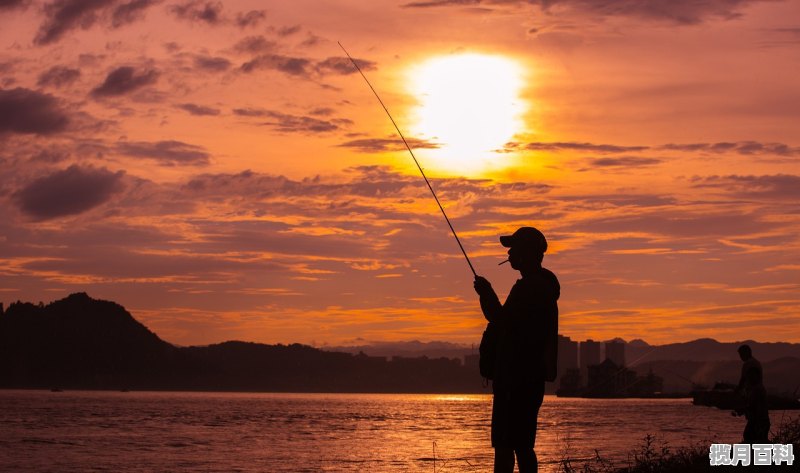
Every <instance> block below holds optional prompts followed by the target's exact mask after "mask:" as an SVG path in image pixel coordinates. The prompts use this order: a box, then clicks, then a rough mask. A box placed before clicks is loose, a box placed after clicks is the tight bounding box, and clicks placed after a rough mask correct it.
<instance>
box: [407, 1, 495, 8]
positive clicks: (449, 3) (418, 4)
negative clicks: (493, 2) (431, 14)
mask: <svg viewBox="0 0 800 473" xmlns="http://www.w3.org/2000/svg"><path fill="white" fill-rule="evenodd" d="M481 3H483V0H430V1H427V2H411V3H406V4H405V5H403V8H431V7H459V6H461V7H463V6H473V5H479V4H481Z"/></svg>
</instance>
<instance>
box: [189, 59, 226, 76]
mask: <svg viewBox="0 0 800 473" xmlns="http://www.w3.org/2000/svg"><path fill="white" fill-rule="evenodd" d="M194 66H195V67H196V68H198V69H202V70H204V71H208V72H224V71H227V70H228V69H229V68H230V67H231V62H230V61H229V60H227V59H225V58H224V57H210V56H197V57H195V58H194Z"/></svg>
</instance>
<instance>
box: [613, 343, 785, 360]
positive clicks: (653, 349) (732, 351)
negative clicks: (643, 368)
mask: <svg viewBox="0 0 800 473" xmlns="http://www.w3.org/2000/svg"><path fill="white" fill-rule="evenodd" d="M744 343H746V344H748V345H750V347H751V348H752V349H753V356H755V357H756V358H758V359H759V360H760V361H762V362H765V361H772V360H777V359H779V358H786V357H794V358H800V343H785V342H778V343H763V342H754V341H752V340H744V341H741V342H718V341H716V340H714V339H711V338H700V339H698V340H693V341H691V342H681V343H668V344H665V345H641V344H639V343H636V344H634V343H633V342H631V343H628V344H626V345H625V359H626V361H627V363H628V364H629V365H635V364H641V363H645V362H648V361H657V360H693V361H723V360H728V361H739V355H738V353H737V351H736V349H737V348H739V346H740V345H742V344H744Z"/></svg>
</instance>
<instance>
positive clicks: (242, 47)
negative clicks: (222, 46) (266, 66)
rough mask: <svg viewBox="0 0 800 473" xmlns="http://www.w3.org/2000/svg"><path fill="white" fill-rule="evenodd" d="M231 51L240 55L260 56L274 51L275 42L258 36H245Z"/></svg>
mask: <svg viewBox="0 0 800 473" xmlns="http://www.w3.org/2000/svg"><path fill="white" fill-rule="evenodd" d="M233 49H234V50H235V51H238V52H240V53H250V54H260V53H264V52H267V51H271V50H273V49H275V42H274V41H268V40H267V38H265V37H263V36H261V35H259V36H247V37H245V38H242V39H241V40H239V41H238V42H237V43H236V44H235V45H233Z"/></svg>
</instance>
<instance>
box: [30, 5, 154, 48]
mask: <svg viewBox="0 0 800 473" xmlns="http://www.w3.org/2000/svg"><path fill="white" fill-rule="evenodd" d="M157 3H159V2H158V0H131V1H129V2H126V3H120V2H119V1H118V0H55V1H54V2H52V3H49V4H47V5H45V6H44V14H45V20H44V23H42V25H41V26H40V27H39V31H38V32H37V34H36V38H35V39H34V43H35V44H37V45H47V44H50V43H53V42H56V41H58V40H59V39H61V38H62V37H63V36H64V34H66V33H67V32H68V31H70V30H74V29H77V28H80V29H83V30H86V29H89V28H91V27H92V26H93V25H94V24H95V23H96V22H98V20H100V19H101V18H102V19H106V20H107V19H108V18H110V22H111V27H113V28H118V27H120V26H123V25H126V24H129V23H132V22H134V21H136V20H138V19H140V18H142V17H143V16H144V11H145V10H146V9H147V8H149V7H151V6H153V5H155V4H157Z"/></svg>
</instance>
